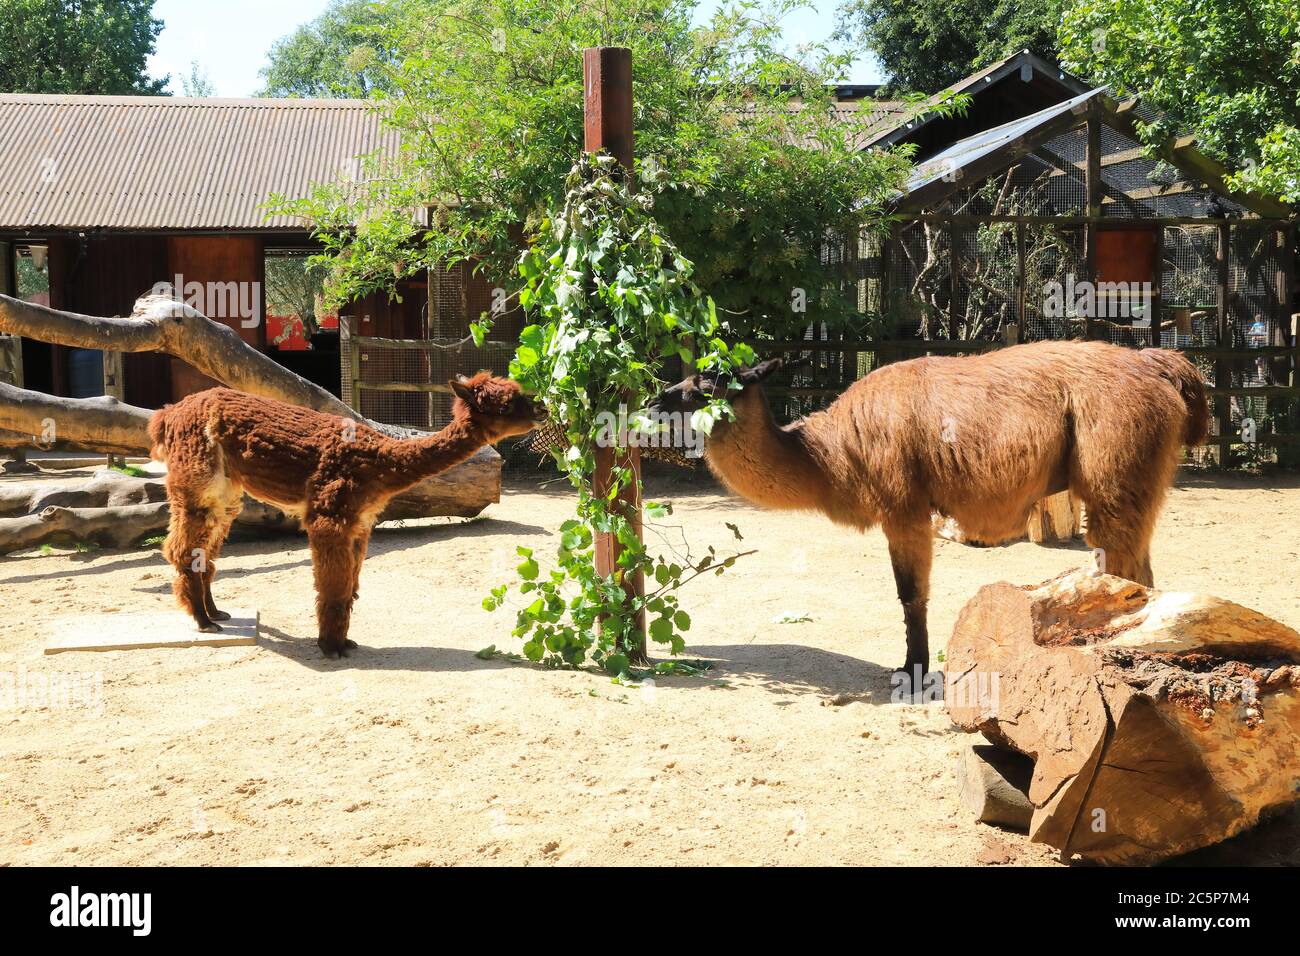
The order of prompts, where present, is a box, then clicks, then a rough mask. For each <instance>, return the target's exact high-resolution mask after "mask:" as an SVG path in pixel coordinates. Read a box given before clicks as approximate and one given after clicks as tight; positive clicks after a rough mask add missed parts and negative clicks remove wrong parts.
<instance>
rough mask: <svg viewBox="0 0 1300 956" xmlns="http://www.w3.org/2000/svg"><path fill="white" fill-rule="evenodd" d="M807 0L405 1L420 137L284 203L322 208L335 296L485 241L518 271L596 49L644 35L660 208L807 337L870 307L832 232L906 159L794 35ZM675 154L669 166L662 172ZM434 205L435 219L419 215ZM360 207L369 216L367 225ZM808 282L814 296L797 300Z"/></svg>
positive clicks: (569, 146)
mask: <svg viewBox="0 0 1300 956" xmlns="http://www.w3.org/2000/svg"><path fill="white" fill-rule="evenodd" d="M799 5H800V4H799V3H797V2H795V0H771V2H758V0H752V2H751V0H744V2H740V3H732V4H728V5H726V6H724V7H723V8H722V9H721V10H720V11H719V12H718V13H717V14H716V15H715V16H714V17H713V19H712V20H711V21H709V23H708V24H707V25H706V26H702V27H697V26H694V25H693V24H692V15H693V13H694V12H695V9H696V0H607V2H593V0H501V2H497V0H389V2H387V3H385V4H381V8H382V11H383V13H382V16H383V19H384V22H385V24H386V26H385V28H384V30H385V34H384V35H385V37H386V38H387V42H388V43H390V44H391V46H392V49H393V50H394V51H395V53H394V55H393V57H392V58H391V61H390V60H388V59H384V60H382V61H380V62H379V66H378V67H377V69H380V70H382V74H383V77H384V82H383V83H381V84H380V85H381V86H383V87H385V88H386V89H387V90H389V91H390V93H389V94H387V95H384V94H381V95H380V96H379V97H378V98H377V103H378V106H379V108H380V109H382V110H383V112H384V115H385V118H386V120H387V122H388V123H390V124H391V125H392V126H393V127H394V128H396V129H397V130H399V131H400V132H401V133H402V136H403V140H404V142H405V147H404V152H403V155H402V157H401V161H400V163H397V164H392V165H389V166H388V167H386V168H381V166H379V165H374V166H372V168H371V169H370V170H369V171H368V174H367V175H366V176H365V177H364V181H363V182H360V183H344V184H339V185H335V186H332V187H331V186H325V187H320V188H318V189H317V190H316V191H315V192H314V193H313V194H312V195H311V196H310V197H308V198H307V199H306V200H303V201H298V202H281V203H279V204H278V205H277V208H279V209H281V210H282V211H288V212H293V213H297V214H299V215H301V216H304V217H305V218H307V219H308V220H310V221H312V222H313V223H315V224H316V227H317V229H318V232H319V235H320V236H321V238H322V239H323V240H324V242H325V244H326V247H327V251H328V254H329V255H330V257H331V259H332V265H333V269H332V274H331V281H330V286H329V288H330V294H331V297H332V299H333V300H334V301H336V302H337V301H345V300H349V299H354V298H356V297H358V296H360V295H362V294H365V293H369V292H373V291H376V290H379V289H391V287H392V285H393V283H394V281H395V279H396V278H397V277H400V276H403V275H407V274H410V273H412V272H415V271H417V270H419V269H421V268H423V267H425V266H427V265H429V264H432V263H435V262H439V261H455V260H457V259H464V258H470V259H473V260H474V262H475V263H476V264H477V267H478V268H480V269H482V270H484V271H485V272H486V273H487V275H488V277H489V278H490V280H491V281H493V282H496V283H498V284H500V285H502V286H503V287H506V288H514V287H516V286H517V284H518V279H517V277H514V278H512V275H511V273H512V267H513V264H514V261H515V258H516V256H517V253H518V247H519V229H520V227H523V230H524V233H525V235H528V234H532V233H534V232H535V231H536V229H537V227H538V223H539V222H540V221H541V220H542V219H543V218H545V216H546V215H547V211H548V210H551V209H555V208H558V207H559V206H560V205H561V203H562V201H563V197H564V193H563V183H564V181H565V177H566V175H567V174H568V171H569V167H570V165H571V163H572V162H573V160H574V157H575V156H577V154H578V153H579V151H580V150H581V147H582V140H581V136H582V102H583V96H582V64H581V50H582V49H583V48H584V47H589V46H602V45H607V46H626V47H630V48H631V49H632V54H633V73H634V83H635V102H636V107H635V109H636V113H635V125H636V151H637V157H638V162H639V164H640V169H641V178H642V179H643V180H644V181H645V182H646V187H645V188H647V189H649V190H652V191H654V193H655V196H654V199H655V204H654V218H655V220H656V222H657V223H658V225H659V227H660V228H661V229H662V230H663V231H664V233H665V234H667V235H669V236H671V237H672V238H673V240H674V241H675V242H677V243H678V245H679V246H680V247H681V250H682V252H683V254H684V255H685V256H686V257H687V258H689V259H690V260H692V261H693V262H694V263H695V269H696V271H695V279H696V281H697V282H698V283H699V284H700V285H701V286H702V287H703V288H705V289H706V290H707V291H709V292H710V293H711V294H712V295H713V296H714V297H715V299H716V300H717V303H718V306H719V308H720V309H721V310H722V311H723V312H724V314H725V315H726V316H727V320H728V325H729V327H730V328H731V329H732V330H733V332H735V333H736V334H748V333H750V332H754V331H767V332H772V333H774V334H789V333H791V332H793V331H795V330H798V329H801V328H803V327H804V326H806V325H807V324H808V323H809V322H811V321H815V320H819V319H825V320H829V321H835V320H838V319H841V318H843V317H844V316H845V315H847V314H848V313H849V312H851V311H852V309H853V305H854V303H853V301H852V298H851V297H850V295H849V294H847V293H845V292H841V291H840V289H839V287H838V285H837V283H838V281H839V275H838V273H837V271H836V270H835V268H834V267H833V266H828V265H826V264H824V263H823V262H822V259H821V252H822V249H823V244H824V240H825V239H826V237H827V236H828V235H830V234H835V233H841V234H842V233H847V232H856V230H857V229H858V227H859V226H860V225H861V223H862V222H863V221H864V219H869V218H870V217H871V210H872V209H873V207H874V206H875V205H876V204H878V203H879V202H880V201H881V200H882V199H883V198H884V197H885V196H887V195H888V194H889V193H890V192H891V191H892V190H893V189H895V188H896V187H897V185H898V184H899V183H900V181H901V179H902V177H903V175H904V173H905V170H906V168H907V162H906V159H905V157H903V156H901V155H898V154H894V153H874V152H863V151H861V150H859V149H858V148H857V147H856V143H855V142H854V137H855V136H859V137H860V134H861V133H862V131H863V129H864V128H865V125H866V123H867V119H866V114H867V113H869V111H867V110H863V111H861V113H862V115H861V116H857V115H851V116H849V117H845V116H844V115H843V114H841V115H840V116H839V117H838V118H837V117H836V116H834V115H832V112H831V109H830V106H831V92H830V90H829V88H828V87H827V86H826V81H827V80H828V79H830V78H832V77H833V76H835V75H837V74H838V73H839V72H840V71H841V70H842V69H843V68H844V67H845V66H846V65H847V63H848V62H849V61H848V57H847V56H846V55H844V54H843V53H840V52H836V51H833V50H831V49H828V48H826V47H818V46H813V47H809V48H806V49H803V50H801V51H800V52H798V53H796V54H788V53H786V52H785V51H784V47H785V44H784V40H783V38H782V35H781V28H780V20H781V17H782V16H783V15H784V14H785V13H787V12H788V11H789V10H790V9H793V8H794V7H797V6H799ZM656 168H658V169H666V170H669V171H670V172H671V176H670V177H668V178H666V179H661V178H660V177H657V176H655V175H653V170H655V169H656ZM430 204H432V205H433V206H434V208H435V215H434V223H433V226H432V228H419V227H417V226H415V225H414V224H413V218H412V215H411V212H412V210H413V209H420V208H422V207H424V206H426V205H430ZM353 224H359V225H357V226H356V228H355V229H354V228H353ZM795 290H804V293H805V295H806V299H807V311H806V312H794V311H793V310H792V308H791V303H792V298H793V297H794V296H795Z"/></svg>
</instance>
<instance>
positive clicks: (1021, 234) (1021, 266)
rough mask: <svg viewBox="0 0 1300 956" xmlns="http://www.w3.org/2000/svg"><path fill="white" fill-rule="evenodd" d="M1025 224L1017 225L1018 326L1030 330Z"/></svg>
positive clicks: (1019, 223)
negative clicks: (1027, 309) (1027, 314)
mask: <svg viewBox="0 0 1300 956" xmlns="http://www.w3.org/2000/svg"><path fill="white" fill-rule="evenodd" d="M1025 262H1026V259H1025V224H1024V223H1023V222H1018V223H1016V324H1017V325H1018V326H1020V328H1022V329H1024V328H1028V326H1029V318H1028V316H1026V315H1025V309H1026V308H1027V307H1028V305H1029V276H1028V274H1027V273H1028V271H1029V270H1028V268H1027V267H1026V265H1025Z"/></svg>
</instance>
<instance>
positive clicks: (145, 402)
mask: <svg viewBox="0 0 1300 956" xmlns="http://www.w3.org/2000/svg"><path fill="white" fill-rule="evenodd" d="M49 250H50V258H49V270H50V305H51V306H52V307H53V308H56V309H67V310H69V311H72V312H81V313H84V314H86V315H118V316H121V315H130V314H131V310H132V309H133V308H134V306H135V300H136V299H137V298H139V297H140V296H141V295H143V294H145V293H146V292H148V291H149V289H150V288H152V287H153V285H154V284H155V283H157V282H161V281H164V280H166V278H167V274H168V272H167V268H168V262H167V246H166V241H165V240H164V239H163V238H162V237H160V236H144V235H136V236H131V235H127V236H121V235H117V236H88V237H86V238H85V239H84V240H78V239H76V238H59V239H51V240H50V241H49ZM29 348H31V350H32V355H33V359H34V360H35V361H37V362H39V363H40V364H41V365H43V366H44V368H43V370H42V371H44V376H43V378H44V379H45V380H46V382H47V383H48V384H46V383H45V382H43V383H41V384H33V385H32V386H30V387H33V388H41V387H42V384H45V387H47V388H49V390H50V391H52V392H53V393H54V394H58V395H66V394H68V369H67V357H68V353H69V352H70V351H71V350H70V349H67V348H64V347H63V346H48V345H47V346H44V347H43V348H42V346H41V345H40V344H39V343H32V344H31V345H30V346H29V344H28V343H27V342H24V343H23V351H24V356H26V354H27V351H28V349H29ZM41 353H43V354H41ZM124 360H125V367H124V371H125V376H126V400H127V402H128V403H130V404H132V405H141V406H143V407H145V408H157V407H158V406H160V405H162V404H164V403H165V402H167V401H169V400H170V398H171V390H170V385H169V378H168V371H169V368H170V359H169V358H168V357H167V356H165V355H156V354H153V353H148V352H141V353H133V354H129V355H126V356H124ZM26 366H27V362H26V360H24V372H26V370H27V369H26Z"/></svg>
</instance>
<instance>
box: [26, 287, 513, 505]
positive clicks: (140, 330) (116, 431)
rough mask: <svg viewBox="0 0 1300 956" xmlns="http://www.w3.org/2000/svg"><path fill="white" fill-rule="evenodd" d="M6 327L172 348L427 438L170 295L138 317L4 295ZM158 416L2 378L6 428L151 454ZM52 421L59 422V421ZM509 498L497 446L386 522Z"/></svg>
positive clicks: (398, 434)
mask: <svg viewBox="0 0 1300 956" xmlns="http://www.w3.org/2000/svg"><path fill="white" fill-rule="evenodd" d="M0 332H7V333H9V334H11V335H22V336H26V337H28V338H33V339H39V340H40V341H42V342H53V343H55V344H57V345H69V346H74V347H78V348H90V349H103V350H106V351H110V352H155V351H156V352H166V353H168V354H169V355H175V356H176V357H177V358H181V359H184V360H185V361H186V362H188V363H190V364H191V365H193V366H194V367H195V368H196V369H198V370H199V371H200V372H202V373H203V374H205V375H207V376H208V377H210V378H213V379H216V380H217V381H219V382H222V383H224V384H225V385H228V386H230V387H231V388H236V389H239V390H240V391H244V392H248V393H249V394H252V395H261V396H263V397H265V398H274V399H277V400H279V401H282V402H288V403H289V404H292V405H302V406H305V407H307V408H313V409H315V410H316V411H319V412H326V413H328V414H332V415H338V416H340V417H343V418H351V419H354V420H356V421H359V422H364V423H365V424H367V425H369V426H370V427H371V428H374V429H375V430H376V431H379V432H382V433H383V434H386V435H389V436H391V437H393V438H398V439H406V438H416V437H419V436H420V435H423V434H426V433H425V432H421V431H418V430H415V429H411V428H403V427H401V426H398V425H388V424H385V423H383V422H376V421H371V420H370V419H368V418H366V417H364V416H363V415H361V414H360V413H358V412H356V411H354V410H353V409H351V408H349V407H348V406H347V405H346V404H344V403H343V402H342V401H340V400H339V399H338V398H336V397H334V396H333V395H331V394H330V393H329V392H328V391H326V390H325V389H323V388H321V387H320V386H319V385H316V384H315V383H314V382H309V381H308V380H307V379H305V378H303V377H302V376H301V375H298V374H296V373H295V372H292V371H290V370H289V369H287V368H285V367H284V366H283V365H280V364H279V363H277V362H276V361H275V360H274V359H272V358H271V357H270V356H268V355H265V354H263V353H261V352H259V351H258V350H257V349H255V348H253V347H252V346H250V345H248V344H247V343H246V342H244V340H243V339H241V338H240V337H239V335H238V334H237V333H236V332H235V330H234V329H232V328H230V327H228V326H226V325H222V324H221V323H220V322H213V321H212V320H211V319H209V318H208V317H207V316H205V315H204V314H203V313H202V312H199V311H198V310H197V309H194V308H193V307H191V306H189V305H186V304H185V303H184V302H180V301H178V300H176V299H173V298H171V297H169V296H163V295H151V296H144V297H143V298H141V299H139V300H138V301H137V302H136V304H135V310H134V312H133V313H132V314H131V316H130V317H129V318H115V317H100V316H92V315H79V314H77V313H75V312H62V311H59V310H57V309H49V308H46V307H45V306H41V305H36V304H34V303H31V302H23V301H22V300H20V299H15V298H12V297H11V296H7V295H0ZM150 414H151V412H150V411H149V410H148V409H144V408H138V407H136V406H134V405H127V404H125V403H124V402H119V401H116V400H115V399H111V398H107V397H103V398H89V399H72V398H57V397H55V396H52V395H44V394H42V393H40V392H33V391H29V390H27V389H22V388H17V387H15V386H12V385H7V384H4V383H0V429H5V430H8V431H11V432H19V433H22V434H27V435H32V436H37V437H38V438H39V437H40V436H42V435H43V434H50V432H49V429H51V428H52V429H53V432H52V435H53V440H54V441H55V442H57V443H62V445H61V447H75V448H88V449H91V450H93V451H106V452H113V453H133V452H143V453H144V454H148V453H149V437H148V434H147V432H146V427H147V425H148V422H149V415H150ZM51 423H52V424H51ZM500 500H501V456H500V455H498V454H497V453H496V451H495V450H494V449H493V448H491V447H484V448H481V449H479V451H478V452H476V453H475V455H474V456H473V457H472V458H470V459H469V460H468V461H466V462H463V463H461V464H459V465H457V466H456V467H455V468H451V469H448V470H447V471H445V472H443V473H442V474H441V475H436V476H434V477H433V478H430V479H426V480H425V481H422V482H421V483H420V484H418V485H416V486H415V487H414V488H411V489H410V490H408V491H406V492H403V493H402V494H401V495H399V496H398V497H397V498H395V499H393V501H392V502H391V503H390V505H389V507H388V509H387V510H385V512H384V514H383V515H382V516H381V517H380V520H381V521H387V520H393V519H401V518H427V517H439V516H448V517H461V518H470V517H473V516H474V515H477V514H478V513H479V512H481V511H482V510H483V509H484V508H486V507H487V506H488V505H490V504H494V503H496V502H498V501H500Z"/></svg>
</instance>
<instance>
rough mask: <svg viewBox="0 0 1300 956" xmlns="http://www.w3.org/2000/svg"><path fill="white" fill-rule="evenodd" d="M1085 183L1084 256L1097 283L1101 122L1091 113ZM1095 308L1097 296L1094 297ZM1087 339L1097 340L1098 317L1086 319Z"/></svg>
mask: <svg viewBox="0 0 1300 956" xmlns="http://www.w3.org/2000/svg"><path fill="white" fill-rule="evenodd" d="M1085 181H1086V184H1087V189H1088V225H1087V226H1085V227H1084V230H1085V231H1084V256H1085V258H1086V260H1087V264H1088V281H1089V282H1092V283H1094V287H1093V292H1094V293H1095V292H1096V286H1095V283H1096V282H1097V227H1098V225H1099V224H1100V222H1101V193H1102V182H1101V120H1099V119H1098V118H1097V117H1096V115H1095V114H1093V113H1090V114H1089V118H1088V154H1087V170H1086V175H1085ZM1093 302H1094V306H1095V303H1096V296H1095V294H1094V297H1093ZM1083 327H1084V333H1083V337H1084V338H1085V339H1092V338H1096V336H1097V322H1096V316H1092V315H1089V316H1085V317H1084V326H1083Z"/></svg>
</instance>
